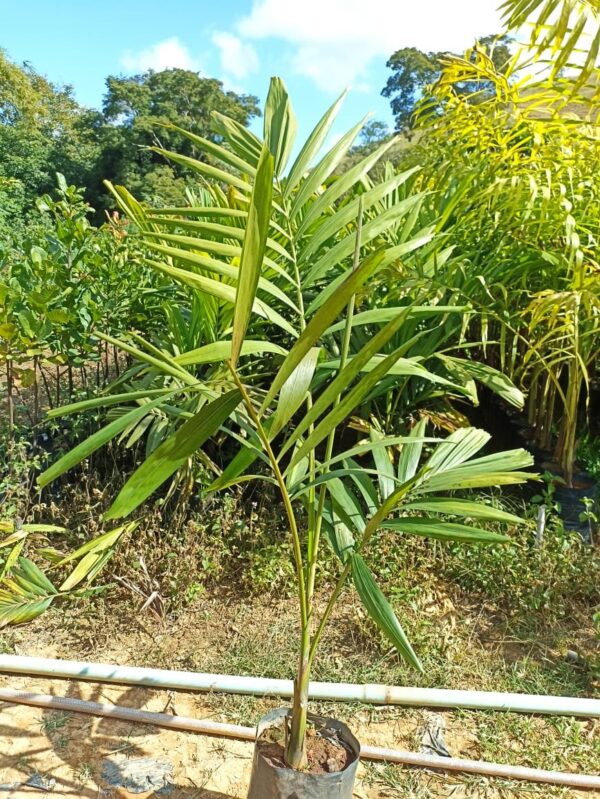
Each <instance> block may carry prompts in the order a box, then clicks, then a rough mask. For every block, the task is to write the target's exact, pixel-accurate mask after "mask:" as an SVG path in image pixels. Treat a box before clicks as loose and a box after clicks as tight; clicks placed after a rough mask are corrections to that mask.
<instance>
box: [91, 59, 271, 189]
mask: <svg viewBox="0 0 600 799" xmlns="http://www.w3.org/2000/svg"><path fill="white" fill-rule="evenodd" d="M214 111H219V112H220V113H223V114H226V115H227V116H229V117H231V118H232V119H234V120H235V121H236V122H237V123H239V124H241V125H247V124H248V123H249V122H250V120H251V119H252V118H253V117H254V116H257V115H258V114H259V109H258V100H257V98H256V97H253V96H251V95H241V96H239V95H237V94H235V93H234V92H231V91H225V90H224V89H223V85H222V83H221V82H220V81H218V80H215V79H213V78H203V77H200V76H199V75H198V74H197V73H196V72H192V71H190V70H185V69H167V70H164V71H162V72H153V71H149V72H145V73H143V74H140V75H134V76H132V77H115V76H109V77H108V78H107V79H106V94H105V97H104V101H103V108H102V127H101V129H100V134H99V138H100V143H101V155H100V159H99V163H98V167H97V172H98V176H99V178H100V176H102V177H103V178H107V179H109V180H111V181H113V182H115V183H120V184H124V185H126V186H128V188H129V189H130V190H131V191H133V192H134V193H135V194H137V195H138V196H139V197H140V198H141V199H143V200H146V201H149V202H153V203H158V204H163V205H164V204H172V205H177V204H180V203H182V202H183V201H184V199H185V188H186V181H185V178H184V177H180V176H178V175H176V174H175V172H174V171H173V169H172V167H171V166H170V165H169V163H168V162H167V161H165V159H164V158H163V157H161V156H160V155H159V154H158V153H156V152H152V151H151V150H150V149H149V148H150V147H152V146H157V147H160V148H162V149H164V150H168V151H173V150H175V151H177V152H178V153H180V154H181V155H183V156H186V157H189V158H198V156H199V155H200V154H201V150H200V149H199V148H198V146H197V144H196V143H195V142H194V139H193V138H192V137H188V136H186V135H184V134H182V133H181V132H179V130H177V129H176V127H175V126H177V128H179V129H184V130H185V131H186V132H188V133H189V134H193V135H196V136H201V137H204V138H206V139H209V140H211V141H218V140H219V137H218V136H216V135H215V133H214V132H213V128H212V114H213V112H214ZM201 157H206V156H204V155H202V156H201ZM208 158H209V159H210V155H209V156H208ZM188 174H189V173H188ZM98 182H100V181H98ZM100 188H101V187H100V186H98V187H97V190H98V191H99V190H100Z"/></svg>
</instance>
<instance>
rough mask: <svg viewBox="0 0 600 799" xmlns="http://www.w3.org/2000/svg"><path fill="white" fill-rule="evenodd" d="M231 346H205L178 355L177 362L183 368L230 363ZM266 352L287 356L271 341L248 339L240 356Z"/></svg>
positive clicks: (225, 342) (224, 343) (228, 343)
mask: <svg viewBox="0 0 600 799" xmlns="http://www.w3.org/2000/svg"><path fill="white" fill-rule="evenodd" d="M231 346H232V342H231V341H216V342H214V343H213V344H205V345H204V346H203V347H198V348H197V349H195V350H189V351H188V352H183V353H182V354H181V355H176V356H175V360H176V361H177V363H178V364H181V366H191V365H196V364H199V363H219V362H222V361H228V360H230V358H231ZM265 352H272V353H275V354H276V355H287V350H284V349H283V347H280V346H279V344H274V343H272V342H270V341H249V340H248V339H246V341H244V343H243V344H242V350H241V352H240V355H258V354H262V353H265Z"/></svg>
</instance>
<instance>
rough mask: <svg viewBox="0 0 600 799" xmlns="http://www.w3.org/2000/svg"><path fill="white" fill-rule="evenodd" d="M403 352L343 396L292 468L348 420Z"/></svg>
mask: <svg viewBox="0 0 600 799" xmlns="http://www.w3.org/2000/svg"><path fill="white" fill-rule="evenodd" d="M402 350H403V348H402V347H399V348H398V349H396V350H394V351H393V352H392V353H390V355H388V356H386V357H385V358H384V359H383V360H382V361H380V362H379V363H378V364H377V366H376V367H375V368H374V369H373V370H372V371H370V372H368V373H367V374H366V375H365V376H364V377H363V378H362V380H360V382H359V383H357V384H356V385H355V386H354V387H353V388H351V389H350V390H349V391H348V392H347V393H346V394H344V395H343V396H342V399H341V401H340V402H339V404H338V405H336V406H334V407H333V408H332V410H331V411H330V412H329V413H328V414H327V415H326V416H325V417H324V418H323V419H322V420H321V421H320V422H319V424H318V425H317V426H316V427H315V428H314V430H313V431H312V432H311V433H309V435H308V436H307V438H306V440H305V441H304V443H303V444H302V446H301V447H300V448H299V449H298V450H297V451H296V452H295V453H294V456H293V457H292V459H291V461H290V466H293V465H294V463H297V462H298V460H300V459H302V458H303V457H304V456H305V455H307V454H308V453H309V452H310V451H311V450H312V449H314V448H315V447H316V446H317V445H318V444H319V443H320V442H321V441H323V439H324V438H325V437H326V436H328V435H329V433H330V432H331V430H333V429H334V428H335V427H337V426H338V425H339V424H340V423H341V422H343V421H344V419H346V417H347V416H348V415H349V414H350V413H351V411H353V410H354V408H356V407H357V406H358V405H359V404H360V403H361V402H362V401H363V399H364V398H365V397H366V396H367V395H368V394H369V392H370V391H371V390H372V389H373V388H374V386H376V385H378V383H379V382H380V381H381V379H382V378H383V377H385V376H386V375H387V374H388V372H389V371H390V368H391V367H392V366H393V365H394V363H395V362H396V361H397V360H398V358H399V357H400V353H401V352H402ZM350 363H352V362H350ZM344 373H345V370H344V372H342V375H344ZM294 435H295V433H294ZM288 444H289V439H288V441H287V442H286V447H287V446H288ZM288 468H289V467H288Z"/></svg>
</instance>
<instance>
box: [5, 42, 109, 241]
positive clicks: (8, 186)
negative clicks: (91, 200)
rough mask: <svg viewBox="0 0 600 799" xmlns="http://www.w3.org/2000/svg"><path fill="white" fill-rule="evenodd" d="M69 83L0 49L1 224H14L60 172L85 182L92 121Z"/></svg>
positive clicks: (93, 144)
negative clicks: (53, 80) (53, 79)
mask: <svg viewBox="0 0 600 799" xmlns="http://www.w3.org/2000/svg"><path fill="white" fill-rule="evenodd" d="M93 119H94V115H93V112H89V111H87V109H84V108H82V107H81V106H80V105H79V104H78V103H77V102H76V100H75V98H74V97H73V91H72V89H71V87H70V86H56V85H55V84H53V83H51V82H50V81H48V80H47V79H46V78H44V77H43V76H42V75H40V74H39V73H37V72H36V71H35V70H34V69H33V67H31V65H29V64H23V65H18V64H15V63H13V62H12V61H10V59H9V58H8V57H7V56H6V54H5V53H4V52H3V51H1V50H0V208H1V209H2V210H1V211H0V229H1V228H5V229H6V230H7V231H9V230H11V229H14V228H15V227H16V226H17V227H18V225H19V224H21V223H22V222H23V217H24V216H26V215H27V213H28V212H29V211H30V210H31V209H32V208H33V207H34V204H35V199H36V197H38V196H39V195H40V194H44V193H45V192H48V191H50V190H51V189H52V188H53V186H54V185H55V183H56V173H57V172H60V173H62V174H64V175H65V177H66V179H67V181H68V182H70V183H75V184H77V185H80V186H81V185H86V184H87V183H88V182H89V179H90V175H91V172H92V170H93V167H94V165H95V163H96V161H97V157H98V152H99V151H98V144H97V141H96V137H95V133H94V130H93V128H92V126H91V122H92V120H93Z"/></svg>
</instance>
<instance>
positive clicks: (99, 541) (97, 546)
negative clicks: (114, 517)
mask: <svg viewBox="0 0 600 799" xmlns="http://www.w3.org/2000/svg"><path fill="white" fill-rule="evenodd" d="M138 526H139V522H132V523H130V524H123V525H120V526H119V527H115V529H114V530H109V531H108V532H107V533H102V534H101V535H99V536H96V538H92V540H91V541H88V542H87V543H85V544H83V546H80V547H79V548H78V549H77V550H75V552H71V554H70V555H67V556H66V557H65V558H62V560H61V561H60V562H59V563H58V564H57V565H58V566H64V565H65V564H66V563H70V562H71V561H73V560H78V559H79V558H82V557H83V556H84V555H87V554H88V553H90V552H93V553H96V554H98V553H99V552H104V551H105V550H106V549H110V548H111V547H113V546H114V545H115V544H116V543H117V542H118V541H119V539H120V538H121V537H122V536H123V535H124V534H127V533H130V532H132V531H133V530H135V528H136V527H138ZM62 590H64V589H62V588H61V591H62Z"/></svg>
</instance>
